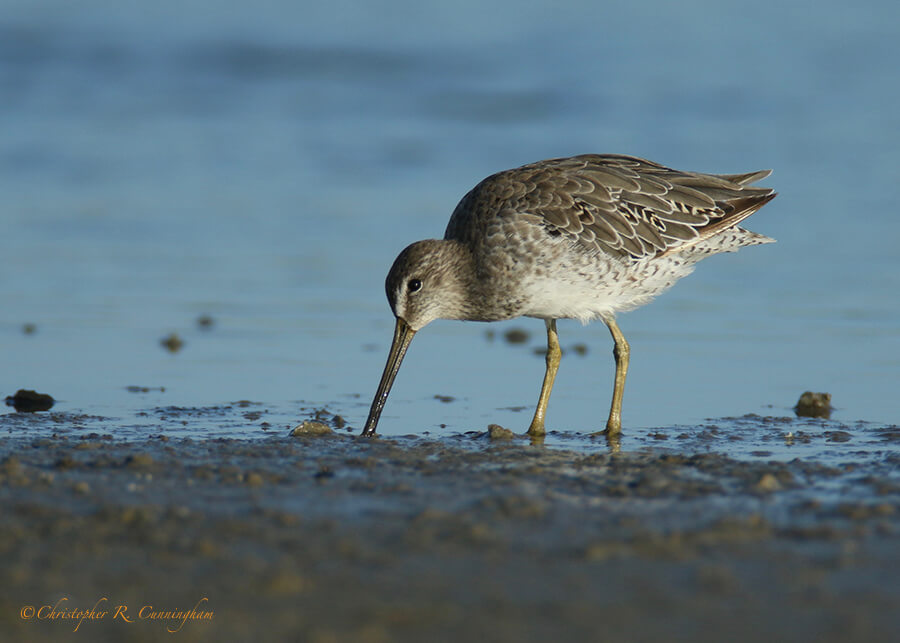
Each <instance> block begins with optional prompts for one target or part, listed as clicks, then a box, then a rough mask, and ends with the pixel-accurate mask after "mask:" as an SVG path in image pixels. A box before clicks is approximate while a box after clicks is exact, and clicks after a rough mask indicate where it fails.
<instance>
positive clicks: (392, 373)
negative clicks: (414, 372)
mask: <svg viewBox="0 0 900 643" xmlns="http://www.w3.org/2000/svg"><path fill="white" fill-rule="evenodd" d="M415 334H416V331H414V330H413V329H412V328H410V327H409V324H407V323H406V322H405V321H403V320H402V319H400V318H399V317H398V318H397V326H396V327H395V328H394V341H393V342H392V343H391V351H390V352H389V353H388V358H387V364H385V365H384V373H383V374H382V376H381V382H380V383H379V384H378V390H377V391H376V392H375V399H374V400H372V408H371V409H369V419H367V420H366V427H365V428H364V429H363V432H362V434H363V435H370V436H371V435H375V427H376V426H377V425H378V418H379V417H381V411H382V409H383V408H384V403H385V402H387V397H388V393H390V392H391V386H392V385H393V384H394V378H395V377H397V371H399V370H400V364H401V362H403V356H404V355H406V349H407V348H409V343H410V342H411V341H412V338H413V337H414V336H415Z"/></svg>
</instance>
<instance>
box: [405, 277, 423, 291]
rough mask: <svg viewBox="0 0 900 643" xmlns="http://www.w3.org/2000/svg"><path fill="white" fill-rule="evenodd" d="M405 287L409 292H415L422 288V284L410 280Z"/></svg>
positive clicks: (416, 280)
mask: <svg viewBox="0 0 900 643" xmlns="http://www.w3.org/2000/svg"><path fill="white" fill-rule="evenodd" d="M406 287H407V288H408V289H409V292H416V291H417V290H419V289H420V288H421V287H422V282H421V281H419V280H418V279H410V280H409V281H408V282H406Z"/></svg>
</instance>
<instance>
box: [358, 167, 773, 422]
mask: <svg viewBox="0 0 900 643" xmlns="http://www.w3.org/2000/svg"><path fill="white" fill-rule="evenodd" d="M770 173H771V170H762V171H758V172H748V173H746V174H700V173H697V172H682V171H679V170H674V169H671V168H668V167H665V166H663V165H659V164H657V163H654V162H652V161H647V160H645V159H640V158H636V157H632V156H624V155H619V154H603V155H599V154H585V155H582V156H573V157H570V158H557V159H549V160H545V161H538V162H537V163H530V164H528V165H523V166H522V167H518V168H515V169H511V170H506V171H503V172H498V173H497V174H493V175H491V176H489V177H487V178H486V179H484V180H483V181H481V183H479V184H478V185H476V186H475V187H474V188H473V189H472V190H471V191H470V192H469V193H468V194H466V195H465V196H464V197H463V199H462V200H461V201H460V202H459V205H457V206H456V209H455V210H454V211H453V214H452V216H451V217H450V222H449V223H448V224H447V230H446V231H445V232H444V238H443V239H440V240H437V239H427V240H424V241H417V242H415V243H413V244H412V245H410V246H408V247H407V248H406V249H404V250H403V251H402V252H401V253H400V254H399V255H398V256H397V259H396V260H395V261H394V264H393V266H391V270H390V272H388V276H387V279H386V281H385V290H386V291H387V298H388V302H389V303H390V306H391V310H392V311H393V313H394V316H395V317H396V318H397V319H396V326H395V329H394V339H393V342H392V344H391V348H390V352H389V353H388V359H387V364H386V365H385V367H384V374H383V375H382V377H381V381H380V383H379V384H378V390H377V392H376V393H375V399H374V400H373V401H372V407H371V409H370V411H369V417H368V419H367V420H366V425H365V428H364V429H363V433H362V434H363V435H374V434H375V429H376V427H377V425H378V418H379V417H380V415H381V411H382V409H383V408H384V404H385V402H386V401H387V397H388V393H389V392H390V390H391V386H392V384H393V382H394V378H395V377H396V375H397V372H398V370H399V369H400V363H401V362H402V360H403V356H404V355H405V354H406V350H407V348H409V344H410V342H411V341H412V338H413V336H414V335H415V334H416V333H417V332H418V331H420V330H421V329H422V328H424V327H425V326H426V325H427V324H429V323H430V322H432V321H434V320H435V319H459V320H469V321H500V320H504V319H512V318H514V317H521V316H526V317H537V318H539V319H543V320H544V322H545V324H546V327H547V357H546V363H547V368H546V372H545V374H544V381H543V384H542V386H541V393H540V396H539V398H538V403H537V407H536V409H535V412H534V418H533V419H532V421H531V425H530V426H529V428H528V434H529V435H531V436H540V435H543V434H544V433H545V427H544V419H545V415H546V411H547V402H548V401H549V399H550V391H551V390H552V389H553V380H554V379H555V377H556V372H557V369H558V368H559V361H560V355H561V352H560V348H559V338H558V336H557V332H556V320H557V319H562V318H565V319H577V320H580V321H581V322H582V323H587V322H588V321H591V320H593V319H597V318H600V319H602V320H603V322H604V323H605V324H606V325H607V327H608V328H609V331H610V333H612V337H613V341H614V348H613V355H614V357H615V362H616V371H615V379H614V385H613V397H612V404H611V406H610V411H609V418H608V420H607V422H606V429H605V431H603V432H604V433H606V434H607V436H616V435H618V434H619V433H620V432H621V430H622V396H623V394H624V391H625V376H626V374H627V372H628V359H629V354H630V348H629V345H628V342H627V341H626V339H625V336H624V335H623V334H622V331H621V330H619V326H618V325H617V324H616V317H615V314H616V313H617V312H620V311H627V310H631V309H634V308H637V307H638V306H642V305H643V304H646V303H647V302H649V301H650V300H651V299H653V298H654V297H655V296H656V295H659V294H660V293H662V292H663V291H665V290H667V289H668V288H670V287H671V286H672V285H673V284H674V283H675V282H676V281H678V280H679V279H681V278H682V277H684V276H686V275H688V274H689V273H690V272H691V271H693V269H694V264H696V263H697V262H698V261H700V260H701V259H703V258H704V257H708V256H710V255H713V254H717V253H720V252H733V251H736V250H737V249H739V248H741V247H743V246H750V245H756V244H761V243H770V242H772V241H774V239H770V238H769V237H766V236H763V235H761V234H757V233H755V232H751V231H749V230H745V229H743V228H741V227H738V224H739V223H740V222H741V221H743V220H744V219H746V218H747V217H749V216H750V215H751V214H753V213H754V212H756V211H757V210H759V209H760V208H761V207H762V206H764V205H765V204H766V203H768V202H769V201H771V200H772V199H773V198H775V192H774V191H773V190H771V189H769V188H762V187H750V186H751V184H753V183H755V182H757V181H759V180H761V179H764V178H766V177H767V176H769V174H770Z"/></svg>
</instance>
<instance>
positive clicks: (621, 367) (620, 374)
mask: <svg viewBox="0 0 900 643" xmlns="http://www.w3.org/2000/svg"><path fill="white" fill-rule="evenodd" d="M603 321H604V322H606V326H607V328H609V332H610V333H612V336H613V341H615V343H616V344H615V346H614V347H613V355H614V356H615V358H616V381H615V385H614V386H613V398H612V406H611V407H610V409H609V420H607V422H606V435H608V436H609V435H618V434H619V433H621V432H622V396H623V395H624V394H625V376H626V375H627V374H628V358H629V356H630V354H631V347H630V346H628V341H627V340H626V339H625V335H623V334H622V331H621V330H619V326H618V324H616V318H615V317H614V316H613V315H604V316H603Z"/></svg>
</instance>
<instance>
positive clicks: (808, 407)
mask: <svg viewBox="0 0 900 643" xmlns="http://www.w3.org/2000/svg"><path fill="white" fill-rule="evenodd" d="M831 410H832V406H831V393H813V392H812V391H806V392H805V393H804V394H803V395H801V396H800V399H799V400H798V401H797V405H796V406H795V407H794V412H795V413H796V414H797V415H798V416H799V417H808V418H825V419H828V418H830V417H831Z"/></svg>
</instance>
